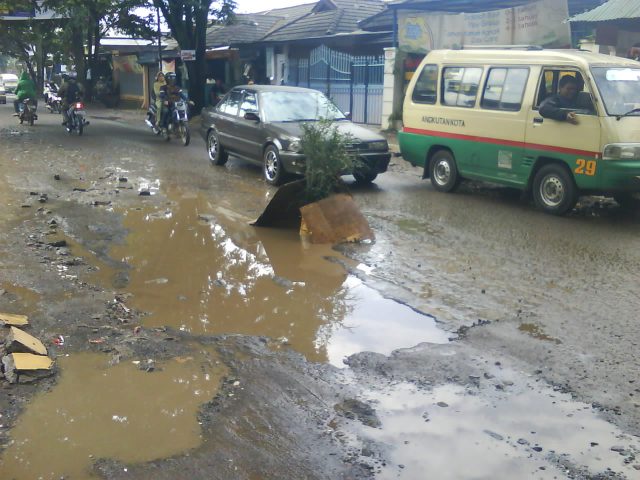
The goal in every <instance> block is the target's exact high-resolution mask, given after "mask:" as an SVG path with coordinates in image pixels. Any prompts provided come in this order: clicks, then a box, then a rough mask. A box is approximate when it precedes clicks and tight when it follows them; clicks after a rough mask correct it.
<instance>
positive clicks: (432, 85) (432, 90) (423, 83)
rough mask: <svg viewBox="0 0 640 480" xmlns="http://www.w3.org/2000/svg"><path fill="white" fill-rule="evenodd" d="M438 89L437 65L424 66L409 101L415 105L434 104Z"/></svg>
mask: <svg viewBox="0 0 640 480" xmlns="http://www.w3.org/2000/svg"><path fill="white" fill-rule="evenodd" d="M437 88H438V66H437V65H425V66H424V68H423V69H422V71H421V72H420V76H419V77H418V81H417V82H416V86H415V87H414V88H413V94H412V95H411V99H412V100H413V101H414V102H415V103H430V104H434V103H436V98H437V93H436V90H437Z"/></svg>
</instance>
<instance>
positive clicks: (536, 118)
mask: <svg viewBox="0 0 640 480" xmlns="http://www.w3.org/2000/svg"><path fill="white" fill-rule="evenodd" d="M533 123H536V124H541V123H544V118H542V117H535V118H534V119H533Z"/></svg>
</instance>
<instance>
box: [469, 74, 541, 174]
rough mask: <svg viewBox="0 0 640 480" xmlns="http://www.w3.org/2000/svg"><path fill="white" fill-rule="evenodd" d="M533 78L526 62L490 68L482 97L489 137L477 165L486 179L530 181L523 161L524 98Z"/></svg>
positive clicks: (478, 170)
mask: <svg viewBox="0 0 640 480" xmlns="http://www.w3.org/2000/svg"><path fill="white" fill-rule="evenodd" d="M529 78H530V69H529V67H526V66H495V67H490V68H489V70H488V72H487V77H486V81H485V84H484V89H483V92H482V98H481V100H480V109H481V110H482V114H483V121H484V125H485V126H484V131H485V134H484V135H483V136H485V137H487V141H485V142H481V145H483V148H482V150H483V151H482V152H478V153H479V155H478V156H479V160H478V162H477V167H476V168H477V172H478V173H479V174H480V175H482V177H484V178H485V179H488V180H494V181H497V182H499V183H502V184H511V185H514V186H522V185H524V184H525V182H526V177H524V178H523V176H522V174H521V164H522V159H523V157H524V138H525V130H526V121H527V113H528V108H527V107H526V106H523V98H524V93H525V90H526V89H527V85H528V84H530V83H531V82H529ZM532 88H533V87H530V89H532Z"/></svg>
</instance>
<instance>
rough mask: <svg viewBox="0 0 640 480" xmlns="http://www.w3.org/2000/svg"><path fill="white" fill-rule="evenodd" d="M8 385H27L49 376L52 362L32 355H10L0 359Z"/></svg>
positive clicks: (40, 356)
mask: <svg viewBox="0 0 640 480" xmlns="http://www.w3.org/2000/svg"><path fill="white" fill-rule="evenodd" d="M2 364H3V366H4V376H5V378H6V379H7V380H8V381H9V383H28V382H32V381H35V380H38V379H41V378H44V377H47V376H49V375H51V373H52V372H53V360H51V359H50V358H49V357H44V356H42V355H33V354H32V353H12V354H11V355H7V356H6V357H3V358H2Z"/></svg>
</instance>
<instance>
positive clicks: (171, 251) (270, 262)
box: [74, 192, 448, 365]
mask: <svg viewBox="0 0 640 480" xmlns="http://www.w3.org/2000/svg"><path fill="white" fill-rule="evenodd" d="M170 198H172V202H170V203H169V204H168V205H166V206H163V207H162V208H159V209H158V208H155V207H142V208H140V209H132V210H127V211H126V212H124V225H125V227H126V228H127V229H128V231H129V234H128V236H127V238H126V243H125V244H123V245H118V246H115V247H113V248H112V250H111V252H110V256H111V257H112V258H113V259H114V260H115V261H117V262H121V263H122V264H123V265H126V266H127V268H125V269H122V270H120V271H113V270H112V269H110V268H105V266H104V265H102V266H101V267H100V268H99V271H100V273H99V274H97V275H96V276H95V278H94V280H95V281H97V282H100V283H103V284H105V283H106V284H109V282H110V281H112V280H113V278H117V279H118V286H119V287H122V288H121V289H120V290H123V291H127V292H130V293H132V294H133V297H132V298H131V299H130V300H129V306H131V307H134V308H136V309H138V310H140V311H143V312H148V313H149V315H148V316H146V317H145V318H144V323H145V326H147V327H159V326H170V327H173V328H176V329H179V330H183V331H187V332H191V333H194V334H227V333H237V334H245V335H257V336H267V337H270V338H272V339H275V340H277V343H278V344H280V345H283V346H292V347H293V348H294V349H296V350H297V351H299V352H301V353H303V354H304V355H305V356H306V357H307V358H308V359H309V360H312V361H320V362H326V361H330V362H331V363H333V364H335V365H342V359H343V358H344V357H345V356H347V355H350V354H352V353H356V352H360V351H364V350H369V351H374V352H379V353H384V354H389V353H391V351H393V350H394V349H397V348H403V347H411V346H414V345H416V344H418V343H421V342H433V343H444V342H447V341H448V338H447V334H446V333H445V332H443V331H441V330H440V329H439V328H438V327H437V325H436V322H435V321H434V319H433V318H431V317H429V316H426V315H423V314H421V313H418V312H416V311H414V310H412V309H411V308H409V307H407V306H405V305H402V304H400V303H397V302H395V301H393V300H389V299H386V298H383V297H382V296H381V295H380V294H378V293H377V292H376V291H375V290H373V289H371V288H369V287H367V286H366V285H365V284H364V283H363V282H362V281H360V280H358V279H357V278H356V277H354V276H350V275H348V274H347V273H346V270H345V266H344V264H345V263H346V264H349V266H350V267H355V266H356V265H355V264H353V265H352V264H350V262H349V260H348V259H346V258H344V257H341V256H340V255H339V254H338V253H336V252H335V251H334V250H332V249H331V248H330V247H328V246H304V245H303V244H302V243H301V242H300V239H299V236H298V234H297V232H296V231H288V230H277V229H260V228H255V227H252V226H250V225H249V222H250V220H251V219H248V218H242V217H239V216H238V215H237V214H236V213H234V212H231V211H229V210H227V209H225V208H224V207H223V206H218V205H216V204H215V203H214V202H213V201H210V200H208V199H206V198H204V197H203V196H198V195H192V194H187V195H183V196H181V195H180V193H179V192H171V195H170ZM74 254H75V253H74ZM351 263H352V262H351ZM365 270H366V269H365ZM107 286H108V287H110V288H112V287H113V284H111V285H107Z"/></svg>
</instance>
